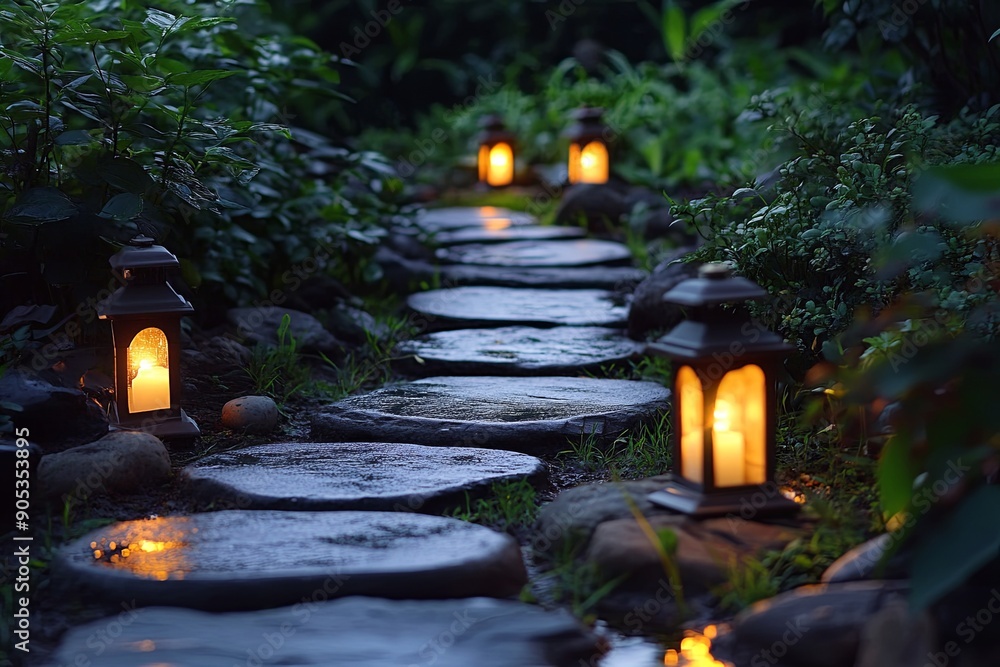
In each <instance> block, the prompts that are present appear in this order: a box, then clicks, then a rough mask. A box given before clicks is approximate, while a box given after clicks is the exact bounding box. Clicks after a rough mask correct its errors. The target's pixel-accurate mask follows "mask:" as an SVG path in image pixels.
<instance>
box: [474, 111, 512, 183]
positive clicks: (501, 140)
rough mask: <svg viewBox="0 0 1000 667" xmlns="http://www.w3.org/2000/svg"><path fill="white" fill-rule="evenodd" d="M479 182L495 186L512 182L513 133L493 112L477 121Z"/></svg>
mask: <svg viewBox="0 0 1000 667" xmlns="http://www.w3.org/2000/svg"><path fill="white" fill-rule="evenodd" d="M479 126H480V127H481V128H483V129H482V132H480V134H479V160H478V163H479V182H480V183H485V184H487V185H491V186H493V187H495V188H498V187H503V186H505V185H510V184H511V183H513V182H514V135H513V134H511V133H510V132H509V131H508V130H507V128H506V126H504V124H503V118H501V117H500V116H497V115H495V114H491V115H489V116H484V117H483V118H482V119H481V120H480V121H479Z"/></svg>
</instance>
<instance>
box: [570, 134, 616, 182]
mask: <svg viewBox="0 0 1000 667" xmlns="http://www.w3.org/2000/svg"><path fill="white" fill-rule="evenodd" d="M608 162H609V160H608V147H607V146H605V145H604V142H602V141H597V140H594V141H591V142H590V143H588V144H586V145H585V146H583V147H582V148H581V146H580V144H578V143H572V144H570V147H569V182H570V183H607V182H608Z"/></svg>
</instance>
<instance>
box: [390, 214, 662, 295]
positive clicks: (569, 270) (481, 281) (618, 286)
mask: <svg viewBox="0 0 1000 667" xmlns="http://www.w3.org/2000/svg"><path fill="white" fill-rule="evenodd" d="M529 229H530V228H529ZM375 261H377V262H378V263H379V265H380V266H381V267H382V268H383V270H384V271H385V277H386V279H387V280H388V281H389V283H390V284H391V285H392V286H393V287H394V288H395V289H397V290H399V291H400V292H408V291H413V289H414V287H413V286H414V285H417V284H419V283H421V282H425V283H428V284H431V283H434V282H435V281H440V284H441V285H445V286H448V287H457V286H460V285H490V286H496V287H546V288H550V289H604V290H612V291H616V292H631V291H632V290H634V289H635V287H636V286H637V285H638V284H639V283H641V282H642V281H643V280H645V279H646V278H647V277H648V276H649V274H648V273H647V272H646V271H643V270H641V269H637V268H634V267H631V266H602V265H599V264H598V265H595V266H585V267H561V268H549V267H541V268H524V267H520V268H507V267H502V266H475V265H467V264H442V265H437V264H431V263H430V262H426V261H423V260H417V259H410V258H406V257H403V256H402V255H400V254H398V253H396V252H394V251H392V250H390V249H389V248H387V247H385V246H382V247H380V248H379V249H378V250H377V251H376V252H375Z"/></svg>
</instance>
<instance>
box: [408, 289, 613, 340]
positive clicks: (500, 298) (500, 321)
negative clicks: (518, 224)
mask: <svg viewBox="0 0 1000 667" xmlns="http://www.w3.org/2000/svg"><path fill="white" fill-rule="evenodd" d="M623 301H624V299H623V298H622V297H620V296H618V295H616V294H614V293H612V292H607V291H603V290H557V289H530V288H525V289H513V288H506V287H455V288H452V289H439V290H430V291H428V292H418V293H417V294H411V295H410V296H409V298H408V299H407V300H406V303H407V305H408V306H409V307H410V308H411V309H413V310H414V311H416V312H417V313H419V314H421V315H424V316H425V318H426V325H427V327H426V328H427V329H430V330H433V329H455V328H459V327H482V326H502V325H523V326H540V327H548V326H556V325H568V326H606V327H615V326H622V325H623V324H624V322H625V320H626V319H627V318H628V306H627V305H625V303H623Z"/></svg>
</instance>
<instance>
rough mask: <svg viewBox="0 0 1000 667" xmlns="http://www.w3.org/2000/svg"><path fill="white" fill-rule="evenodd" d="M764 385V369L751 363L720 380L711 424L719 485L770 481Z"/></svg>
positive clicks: (716, 483)
mask: <svg viewBox="0 0 1000 667" xmlns="http://www.w3.org/2000/svg"><path fill="white" fill-rule="evenodd" d="M764 388H765V384H764V371H762V370H761V369H760V367H759V366H755V365H752V364H751V365H749V366H744V367H742V368H738V369H736V370H733V371H729V372H728V373H726V375H725V376H724V377H723V378H722V381H721V382H720V383H719V391H718V393H717V394H716V398H715V408H714V410H713V414H712V417H713V419H712V423H711V424H710V425H709V426H710V427H711V429H712V443H713V445H712V446H713V451H712V461H713V475H714V477H715V485H716V486H720V487H728V486H743V485H746V484H763V483H764V482H765V481H767V478H766V473H767V466H766V462H765V459H766V451H765V442H764V436H765V432H764V431H765V428H764V427H765V414H764V402H765V391H764Z"/></svg>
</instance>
